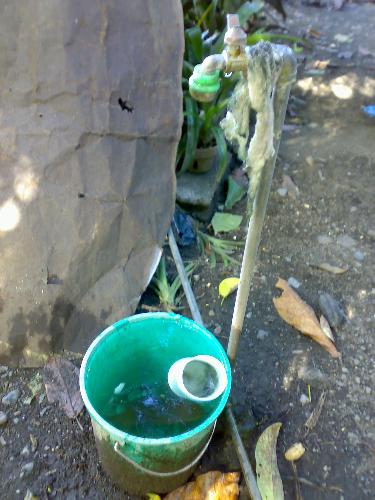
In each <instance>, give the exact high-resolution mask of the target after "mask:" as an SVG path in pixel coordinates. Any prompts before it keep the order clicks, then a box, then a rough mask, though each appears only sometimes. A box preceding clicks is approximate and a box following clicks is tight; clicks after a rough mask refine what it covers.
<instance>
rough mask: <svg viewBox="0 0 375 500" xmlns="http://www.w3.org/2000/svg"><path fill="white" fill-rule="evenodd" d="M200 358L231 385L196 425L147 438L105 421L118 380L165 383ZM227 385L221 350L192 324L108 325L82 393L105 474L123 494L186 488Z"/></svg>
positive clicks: (161, 318)
mask: <svg viewBox="0 0 375 500" xmlns="http://www.w3.org/2000/svg"><path fill="white" fill-rule="evenodd" d="M199 354H209V355H211V356H214V357H216V358H217V359H218V360H219V361H221V362H222V363H223V365H224V367H225V370H226V372H227V376H228V386H227V388H226V390H225V391H224V393H223V394H222V395H221V396H219V398H218V399H217V400H215V402H214V404H213V405H212V407H210V413H209V414H208V417H207V416H206V418H205V420H203V421H201V422H199V423H198V425H196V426H195V427H193V428H191V429H189V430H188V431H187V432H184V433H182V434H178V435H172V436H169V437H162V438H152V437H140V436H134V435H131V434H128V433H127V432H124V431H122V430H120V429H117V428H116V427H114V426H113V425H111V423H110V422H108V420H106V417H105V414H106V404H108V395H109V394H111V391H113V387H116V384H118V382H119V381H124V382H125V383H130V384H133V383H134V381H136V382H142V380H143V381H145V380H157V379H160V380H162V379H163V380H166V379H167V376H168V370H169V368H170V366H171V365H172V364H173V363H174V362H175V361H177V360H178V359H180V358H183V357H190V356H197V355H199ZM230 386H231V370H230V364H229V361H228V358H227V356H226V353H225V351H224V349H223V348H222V346H221V345H220V343H219V342H218V341H217V340H216V338H215V337H214V336H213V335H212V334H211V333H210V332H209V331H208V330H206V329H205V328H203V327H201V326H199V325H197V324H196V323H195V322H194V321H192V320H190V319H187V318H184V317H182V316H179V315H176V314H169V313H149V314H139V315H136V316H132V317H129V318H125V319H123V320H121V321H119V322H118V323H115V324H114V325H112V326H110V327H109V328H107V329H106V330H104V332H103V333H101V334H100V335H99V336H98V337H97V338H96V339H95V340H94V342H93V343H92V344H91V346H90V347H89V349H88V351H87V352H86V354H85V357H84V359H83V362H82V366H81V371H80V389H81V394H82V398H83V401H84V403H85V406H86V408H87V410H88V412H89V414H90V417H91V421H92V426H93V430H94V435H95V440H96V445H97V449H98V452H99V459H100V461H101V463H102V466H103V468H104V469H105V471H106V472H107V473H108V474H109V475H110V477H111V478H112V480H113V481H114V482H115V483H116V484H117V485H118V486H119V487H120V488H122V489H123V490H125V491H127V492H128V493H132V494H145V493H147V492H150V491H154V492H157V493H166V492H168V491H171V490H172V489H174V488H177V487H178V486H180V485H181V484H183V483H184V482H186V481H187V479H188V478H189V476H190V475H191V474H192V472H193V471H194V469H195V467H196V466H197V464H198V462H199V460H200V458H201V457H202V455H203V453H204V452H205V450H206V449H207V447H208V444H209V442H210V440H211V437H212V434H213V432H214V428H215V424H216V419H217V418H218V416H219V415H220V413H221V412H222V411H223V409H224V407H225V405H226V402H227V400H228V397H229V393H230ZM103 415H104V416H103Z"/></svg>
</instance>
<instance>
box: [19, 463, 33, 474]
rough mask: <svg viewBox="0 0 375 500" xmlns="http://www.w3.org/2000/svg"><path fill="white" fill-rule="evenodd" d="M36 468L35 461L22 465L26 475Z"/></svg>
mask: <svg viewBox="0 0 375 500" xmlns="http://www.w3.org/2000/svg"><path fill="white" fill-rule="evenodd" d="M33 469H34V462H27V463H26V464H24V465H23V466H22V467H21V474H22V473H23V474H24V475H28V474H30V473H31V472H32V471H33Z"/></svg>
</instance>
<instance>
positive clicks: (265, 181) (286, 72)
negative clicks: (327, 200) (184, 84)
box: [169, 15, 296, 500]
mask: <svg viewBox="0 0 375 500" xmlns="http://www.w3.org/2000/svg"><path fill="white" fill-rule="evenodd" d="M246 39H247V36H246V33H245V32H244V31H243V30H242V28H241V26H240V23H239V18H238V16H236V15H228V16H227V32H226V34H225V38H224V43H225V48H224V50H223V52H222V53H221V54H216V55H211V56H209V57H207V58H206V59H204V61H203V62H202V64H200V65H198V66H196V67H195V68H194V72H193V75H192V76H191V77H190V80H189V86H190V93H191V95H192V96H193V97H194V98H195V99H197V100H199V101H203V102H208V101H211V100H213V99H214V98H215V96H216V94H217V92H218V90H219V89H220V72H221V71H223V72H225V73H227V74H228V73H232V72H235V71H240V72H242V75H243V77H244V78H245V79H246V80H247V83H248V84H249V88H250V92H249V99H250V98H251V95H253V96H254V95H255V94H257V91H258V90H259V92H261V89H257V88H255V89H254V87H253V88H251V85H252V82H251V81H248V79H249V78H250V77H252V76H253V74H254V73H253V71H251V72H250V71H249V68H250V67H251V68H252V70H254V67H256V68H258V69H259V72H258V74H257V75H256V76H257V85H259V86H260V87H261V86H262V79H261V78H259V77H261V76H262V74H263V75H269V67H270V64H269V63H270V58H271V59H272V61H271V62H272V65H271V66H272V68H273V69H272V75H271V76H272V78H273V88H272V104H273V105H272V110H271V112H272V120H271V121H270V123H272V125H273V130H271V131H270V132H271V133H272V137H273V141H272V142H273V148H272V151H271V152H270V153H269V154H268V155H267V156H266V157H265V158H264V159H263V160H264V161H263V163H262V168H261V171H260V177H259V182H258V184H257V189H256V192H255V193H254V196H253V206H252V210H251V217H250V220H249V226H248V231H247V236H246V243H245V249H244V254H243V259H242V266H241V273H240V283H239V287H238V291H237V296H236V302H235V306H234V311H233V317H232V324H231V331H230V336H229V342H228V348H227V353H228V357H229V359H230V361H231V364H232V366H234V364H235V360H236V355H237V350H238V344H239V341H240V337H241V334H242V329H243V323H244V318H245V313H246V307H247V303H248V298H249V293H250V286H251V280H252V277H253V274H254V269H255V263H256V257H257V253H258V247H259V243H260V238H261V232H262V227H263V223H264V218H265V214H266V208H267V203H268V198H269V193H270V190H271V183H272V177H273V173H274V169H275V162H276V157H277V153H278V149H279V145H280V139H281V132H282V127H283V123H284V119H285V113H286V108H287V104H288V99H289V93H290V88H291V86H292V84H293V82H294V81H295V77H296V59H295V56H294V53H293V51H292V50H291V49H290V48H289V47H285V46H282V45H274V44H269V43H262V42H260V43H259V44H257V45H254V46H252V47H247V46H246ZM254 63H255V64H254ZM267 70H268V71H267ZM263 83H264V82H263ZM263 90H264V89H263ZM254 100H255V98H254ZM259 102H262V101H261V100H258V104H257V105H255V103H251V102H249V105H250V106H251V105H253V106H252V107H253V108H254V109H255V111H256V112H257V115H260V114H262V113H264V112H265V110H263V109H261V108H259ZM257 120H258V118H257ZM252 140H254V138H253V139H252ZM250 147H251V142H250V145H249V150H250ZM250 152H251V151H250ZM250 156H251V155H250ZM250 160H251V158H250ZM169 245H170V248H171V251H172V255H173V257H174V259H175V262H176V264H177V268H178V272H179V275H180V278H181V282H182V285H183V288H184V291H185V294H186V296H187V298H188V302H189V306H190V309H191V313H192V316H193V319H194V320H195V321H196V322H197V323H199V324H203V322H202V318H201V315H200V312H199V309H198V305H197V302H196V299H195V296H194V293H193V291H192V288H191V285H190V282H189V279H188V277H187V274H186V271H185V268H184V266H183V263H182V259H181V256H180V253H179V250H178V247H177V244H176V241H175V238H174V236H173V231H172V229H170V230H169ZM225 417H226V423H227V425H228V428H229V430H230V433H231V436H232V441H233V444H234V447H235V450H236V453H237V457H238V459H239V462H240V464H241V468H242V471H243V474H244V478H245V481H246V485H247V488H248V491H249V494H250V496H251V498H252V499H253V500H261V495H260V492H259V489H258V486H257V482H256V479H255V474H254V472H253V470H252V467H251V464H250V461H249V459H248V456H247V454H246V449H245V447H244V445H243V443H242V440H241V437H240V434H239V432H238V427H237V423H236V420H235V417H234V414H233V411H232V409H231V406H230V405H228V406H227V408H226V411H225Z"/></svg>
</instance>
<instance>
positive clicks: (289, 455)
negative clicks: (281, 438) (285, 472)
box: [285, 443, 305, 462]
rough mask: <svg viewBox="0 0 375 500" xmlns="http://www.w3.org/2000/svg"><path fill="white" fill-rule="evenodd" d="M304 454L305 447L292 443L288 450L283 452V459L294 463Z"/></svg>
mask: <svg viewBox="0 0 375 500" xmlns="http://www.w3.org/2000/svg"><path fill="white" fill-rule="evenodd" d="M304 453H305V447H304V446H303V444H302V443H294V444H292V446H291V447H290V448H288V449H287V450H286V452H285V458H286V459H287V460H288V461H289V462H294V461H296V460H299V459H300V458H301V457H302V455H303V454H304Z"/></svg>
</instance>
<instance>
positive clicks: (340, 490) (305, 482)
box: [284, 476, 344, 493]
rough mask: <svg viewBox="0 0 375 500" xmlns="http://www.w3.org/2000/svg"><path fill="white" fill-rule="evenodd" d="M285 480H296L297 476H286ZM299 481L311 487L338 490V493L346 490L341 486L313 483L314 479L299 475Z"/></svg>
mask: <svg viewBox="0 0 375 500" xmlns="http://www.w3.org/2000/svg"><path fill="white" fill-rule="evenodd" d="M284 479H285V481H294V480H295V478H294V476H286V477H284ZM298 480H299V482H300V483H301V484H304V485H305V486H310V487H311V488H317V489H318V490H322V491H324V490H329V491H337V492H338V493H344V490H343V489H342V488H340V487H339V486H323V485H321V484H316V483H313V482H312V481H309V480H308V479H305V478H304V477H299V478H298Z"/></svg>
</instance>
